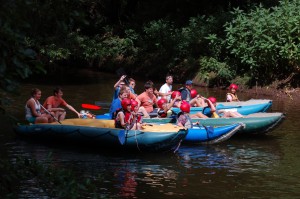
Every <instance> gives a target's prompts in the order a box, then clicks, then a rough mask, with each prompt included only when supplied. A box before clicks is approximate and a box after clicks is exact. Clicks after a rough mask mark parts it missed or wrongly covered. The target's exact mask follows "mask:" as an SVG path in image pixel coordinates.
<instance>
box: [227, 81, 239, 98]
mask: <svg viewBox="0 0 300 199" xmlns="http://www.w3.org/2000/svg"><path fill="white" fill-rule="evenodd" d="M238 88H239V87H238V85H236V84H230V86H229V91H230V93H227V94H226V102H239V101H240V100H239V98H238V97H237V94H236V91H237V90H238Z"/></svg>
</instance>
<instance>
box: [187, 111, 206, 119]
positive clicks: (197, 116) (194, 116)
mask: <svg viewBox="0 0 300 199" xmlns="http://www.w3.org/2000/svg"><path fill="white" fill-rule="evenodd" d="M190 117H191V118H208V117H207V116H206V115H204V114H203V113H201V112H197V113H196V114H191V115H190Z"/></svg>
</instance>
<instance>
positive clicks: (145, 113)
mask: <svg viewBox="0 0 300 199" xmlns="http://www.w3.org/2000/svg"><path fill="white" fill-rule="evenodd" d="M138 112H140V113H142V114H143V118H150V116H149V114H148V113H147V111H146V109H145V108H144V107H143V106H141V107H140V108H139V110H138Z"/></svg>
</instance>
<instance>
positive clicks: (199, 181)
mask: <svg viewBox="0 0 300 199" xmlns="http://www.w3.org/2000/svg"><path fill="white" fill-rule="evenodd" d="M88 78H89V79H90V80H91V82H92V83H85V84H83V83H82V81H81V82H80V81H78V83H77V84H64V85H63V89H64V98H65V100H66V101H67V102H68V103H69V104H71V105H72V106H74V107H75V108H76V109H77V110H78V111H79V110H80V109H81V108H80V105H81V103H95V102H96V101H100V102H110V101H111V98H112V93H113V84H114V83H115V82H116V81H117V77H115V76H111V75H107V74H95V73H94V74H90V75H89V77H88ZM162 83H163V82H160V83H157V87H158V88H159V86H160V85H161V84H162ZM137 84H138V87H137V89H136V90H137V91H138V92H141V91H142V88H143V84H144V82H143V81H138V82H137ZM54 86H55V85H51V84H48V85H40V84H39V85H37V84H24V85H23V86H22V89H21V92H20V94H19V95H17V96H12V99H13V100H14V104H13V105H11V106H10V107H8V110H9V113H10V114H12V115H13V116H14V117H16V118H19V119H22V118H23V117H24V104H25V102H26V100H27V99H28V96H29V93H30V90H31V88H33V87H38V88H40V89H41V90H42V101H43V100H45V98H46V97H47V96H48V95H51V93H52V89H53V87H54ZM178 87H179V85H174V88H178ZM197 89H198V91H200V92H201V94H202V95H204V96H208V95H213V96H216V97H217V98H218V99H223V98H224V96H225V93H226V91H222V90H213V89H203V88H197ZM239 96H240V98H241V99H242V100H247V99H250V98H251V96H248V95H247V94H245V93H240V94H239ZM252 97H253V98H266V97H264V96H252ZM268 98H270V97H268ZM273 100H274V101H273V106H272V109H271V110H270V111H273V112H275V111H277V112H284V113H286V120H285V121H284V122H283V123H281V124H280V126H278V127H277V128H276V129H274V130H273V131H272V132H271V133H269V134H267V135H266V136H247V137H233V138H232V139H231V140H228V141H226V142H224V143H221V144H217V145H209V146H202V145H193V146H181V148H180V149H179V151H178V152H177V153H176V154H170V153H162V154H161V153H160V154H144V153H136V154H126V153H123V152H122V151H115V152H111V151H108V150H104V149H103V150H101V151H100V150H97V151H93V150H89V149H82V148H76V147H61V146H53V145H42V144H37V143H29V142H26V141H22V140H19V139H17V138H16V137H15V135H14V133H13V131H12V127H11V124H10V123H9V122H8V121H7V120H5V118H2V120H1V124H0V128H1V134H0V138H1V141H0V143H1V144H0V147H1V148H0V149H1V152H0V154H1V156H8V157H9V158H14V157H15V156H23V157H29V158H35V159H37V160H38V161H39V162H41V163H43V162H45V161H47V157H48V155H49V153H52V158H53V164H55V166H56V167H57V168H62V169H72V170H73V171H75V172H76V173H77V174H78V175H79V176H82V178H86V177H94V178H97V177H98V176H101V178H102V179H103V182H102V184H101V186H99V192H98V194H99V196H102V197H107V198H166V197H168V198H204V197H205V198H300V183H299V177H300V152H299V151H300V144H299V143H300V134H299V129H300V122H299V120H300V114H299V113H300V103H299V99H298V101H296V100H295V99H294V100H285V101H283V100H281V99H280V98H273ZM220 101H224V100H220ZM107 108H108V107H103V108H102V110H100V111H99V112H94V113H95V114H100V113H104V112H107V111H108V110H107ZM68 117H75V115H74V114H73V113H72V112H68ZM22 185H23V186H22V190H21V191H20V198H28V197H31V198H41V197H44V196H43V193H41V192H40V191H39V189H38V187H37V185H35V184H34V183H31V182H22Z"/></svg>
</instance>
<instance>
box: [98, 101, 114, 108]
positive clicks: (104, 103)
mask: <svg viewBox="0 0 300 199" xmlns="http://www.w3.org/2000/svg"><path fill="white" fill-rule="evenodd" d="M95 105H96V106H100V107H101V106H106V107H109V106H110V105H111V102H101V101H95Z"/></svg>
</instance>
